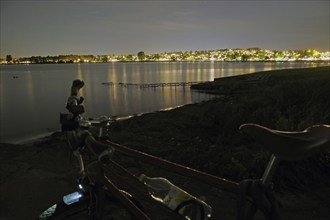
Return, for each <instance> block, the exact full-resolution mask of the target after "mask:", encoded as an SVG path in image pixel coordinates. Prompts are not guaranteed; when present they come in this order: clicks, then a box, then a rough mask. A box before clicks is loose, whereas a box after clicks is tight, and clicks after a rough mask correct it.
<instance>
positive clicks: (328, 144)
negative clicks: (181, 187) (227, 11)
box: [40, 124, 330, 220]
mask: <svg viewBox="0 0 330 220" xmlns="http://www.w3.org/2000/svg"><path fill="white" fill-rule="evenodd" d="M239 129H240V131H242V132H243V133H246V134H247V135H248V136H250V137H252V138H255V139H256V140H257V141H258V142H260V143H261V144H263V146H264V147H265V148H266V149H267V150H268V151H270V152H271V153H272V156H271V157H270V160H269V162H268V164H267V166H266V168H265V171H264V173H263V175H262V177H261V178H260V179H257V180H242V181H241V182H239V183H238V182H234V181H230V180H227V179H224V178H221V177H218V176H214V175H210V174H208V173H205V172H202V171H199V170H196V169H192V168H189V167H185V166H182V165H180V164H177V163H173V162H170V161H167V160H164V159H161V158H158V157H155V156H152V155H149V154H146V153H143V152H140V151H137V150H133V149H131V148H128V147H126V146H123V145H120V144H117V143H113V142H111V141H109V140H106V138H102V137H99V138H98V139H97V138H95V137H94V136H93V135H91V133H89V132H87V131H86V130H84V129H82V130H81V129H77V130H75V131H73V132H72V133H71V135H72V136H71V137H70V138H69V140H71V141H72V140H75V141H74V142H75V143H73V142H71V143H70V145H71V146H74V148H75V149H76V150H75V152H74V155H75V156H76V157H77V158H78V161H79V164H80V173H81V174H83V175H82V176H83V177H82V178H79V181H78V186H79V187H80V191H78V193H75V194H71V196H72V197H71V199H68V201H69V202H65V201H62V202H61V203H58V204H57V205H56V206H55V207H54V206H53V207H51V208H50V209H49V210H48V211H50V212H49V213H48V214H50V215H49V216H47V210H46V211H45V212H44V213H43V214H42V215H41V217H42V218H40V219H70V217H72V218H71V219H81V218H80V217H81V215H82V214H85V217H86V218H89V219H141V220H146V219H184V216H180V215H179V213H178V212H173V211H172V210H169V209H168V208H167V207H166V206H164V205H163V204H161V203H158V202H155V200H153V199H152V198H151V197H150V195H149V193H148V191H147V189H146V188H145V187H144V186H143V184H142V183H141V182H140V181H138V180H137V178H136V177H135V176H134V174H132V173H130V172H129V171H128V170H126V169H125V168H124V167H122V166H120V165H119V164H118V163H116V162H115V161H113V160H112V159H111V155H112V154H113V152H114V151H116V152H120V153H122V154H124V155H126V156H130V157H134V158H136V159H138V160H140V161H144V162H147V163H149V164H151V165H153V166H159V167H161V168H163V169H167V170H169V171H171V172H176V173H178V174H181V175H184V176H187V177H191V178H194V179H196V180H200V181H204V182H207V183H208V184H209V185H212V186H214V187H217V188H221V189H224V190H226V191H229V192H233V193H236V194H238V199H237V201H238V203H237V204H238V206H237V219H238V220H243V219H244V220H245V219H246V220H250V219H251V220H252V219H253V218H254V216H255V214H256V212H257V211H258V210H260V211H261V212H262V213H263V214H264V216H265V218H266V219H269V220H278V219H280V216H279V211H278V203H277V200H276V198H275V195H274V191H273V185H272V182H271V179H272V177H273V175H274V172H275V170H276V168H277V166H278V164H279V162H280V161H281V160H287V161H293V160H300V159H305V158H308V157H310V156H312V155H315V154H318V153H324V152H327V151H329V150H330V126H329V125H317V126H312V127H309V128H308V129H306V130H304V131H299V132H285V131H278V130H272V129H269V128H266V127H263V126H260V125H256V124H243V125H241V126H240V128H239ZM84 147H86V148H87V149H88V150H89V151H90V152H92V153H93V155H94V156H95V157H96V160H94V161H93V162H91V163H90V164H89V165H88V167H87V169H85V165H84V161H83V159H82V156H81V152H82V151H83V150H84V149H85V148H84ZM105 174H106V175H105ZM133 189H134V190H133ZM133 191H134V192H133ZM69 197H70V196H69ZM65 198H68V197H65ZM249 204H250V205H249ZM118 213H119V214H118ZM123 213H125V214H123ZM71 214H77V215H79V218H76V217H74V216H71ZM196 219H197V218H196ZM198 219H204V216H202V215H201V214H200V215H199V217H198ZM211 219H212V217H211Z"/></svg>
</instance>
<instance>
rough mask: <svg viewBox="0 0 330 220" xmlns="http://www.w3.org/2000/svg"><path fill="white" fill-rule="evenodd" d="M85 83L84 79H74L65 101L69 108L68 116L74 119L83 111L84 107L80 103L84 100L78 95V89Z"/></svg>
mask: <svg viewBox="0 0 330 220" xmlns="http://www.w3.org/2000/svg"><path fill="white" fill-rule="evenodd" d="M84 85H85V83H84V81H82V80H79V79H76V80H74V81H73V82H72V86H71V95H70V97H69V98H68V101H67V103H66V108H67V109H68V110H69V113H70V114H69V118H68V119H71V120H75V119H76V118H77V117H78V116H79V115H80V114H82V113H84V107H83V106H82V105H81V104H82V103H83V101H84V98H83V97H78V93H79V90H80V89H81V88H82V87H83V86H84Z"/></svg>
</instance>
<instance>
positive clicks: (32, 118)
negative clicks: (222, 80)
mask: <svg viewBox="0 0 330 220" xmlns="http://www.w3.org/2000/svg"><path fill="white" fill-rule="evenodd" d="M320 65H322V64H315V63H314V64H313V63H290V62H284V63H248V62H247V63H231V62H164V63H153V62H152V63H94V64H87V63H86V64H47V65H37V64H36V65H1V66H0V68H1V69H0V83H1V87H0V106H1V109H0V142H19V141H21V140H26V139H28V138H31V137H35V136H37V135H43V134H45V133H50V132H53V131H56V130H59V129H60V124H59V113H60V112H66V109H65V102H66V100H67V97H68V96H69V94H70V86H71V83H72V80H74V79H77V78H78V79H82V80H84V82H85V87H84V88H83V89H82V91H81V95H82V96H84V98H85V102H84V105H85V110H86V113H85V114H84V115H85V116H86V117H96V116H100V115H108V116H128V115H132V114H139V113H146V112H152V111H157V110H162V109H167V108H172V107H176V106H181V105H186V104H191V103H196V102H201V101H203V100H208V99H210V98H212V97H213V96H212V95H207V94H203V93H198V92H196V91H192V90H190V88H189V87H163V88H139V87H122V86H109V85H102V83H104V82H113V83H119V82H122V83H163V82H164V83H168V82H191V81H213V80H214V78H219V77H227V76H233V75H241V74H246V73H252V72H258V71H264V70H274V69H285V68H304V67H316V66H320Z"/></svg>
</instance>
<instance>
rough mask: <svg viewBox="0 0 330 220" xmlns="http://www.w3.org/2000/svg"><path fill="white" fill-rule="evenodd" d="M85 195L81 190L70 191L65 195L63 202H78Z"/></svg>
mask: <svg viewBox="0 0 330 220" xmlns="http://www.w3.org/2000/svg"><path fill="white" fill-rule="evenodd" d="M82 196H83V195H82V194H81V193H79V192H74V193H70V194H68V195H66V196H63V202H64V203H65V204H67V205H71V204H72V203H75V202H78V201H79V199H80V198H81V197H82Z"/></svg>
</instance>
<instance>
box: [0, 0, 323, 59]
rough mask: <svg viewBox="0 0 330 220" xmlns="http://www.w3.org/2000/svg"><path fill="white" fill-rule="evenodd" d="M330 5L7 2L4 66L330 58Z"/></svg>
mask: <svg viewBox="0 0 330 220" xmlns="http://www.w3.org/2000/svg"><path fill="white" fill-rule="evenodd" d="M329 13H330V5H329V1H314V0H310V1H309V0H303V1H295V0H291V1H284V0H279V1H275V0H268V1H267V0H266V1H205V0H204V1H75V0H70V1H56V0H53V1H49V0H48V1H47V0H39V1H16V0H15V1H3V0H1V45H0V46H1V58H4V57H5V56H6V55H7V54H10V55H12V56H13V57H29V56H47V55H50V56H56V55H60V54H63V55H64V54H79V55H83V54H91V55H111V54H116V55H121V54H137V53H138V52H139V51H144V52H145V53H147V54H152V53H162V52H171V51H190V50H193V51H194V50H212V49H223V48H242V49H246V48H250V47H259V48H262V49H273V50H287V49H307V48H314V49H317V50H320V51H327V50H329V44H330V43H329V41H330V40H329V39H330V36H329V35H330V28H329V25H330V16H329Z"/></svg>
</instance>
